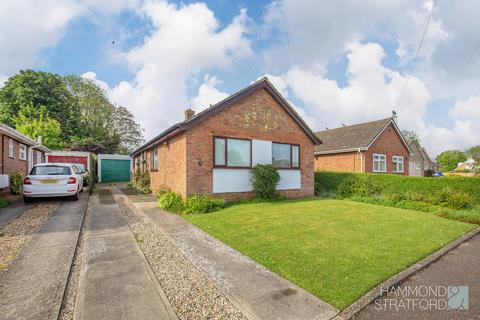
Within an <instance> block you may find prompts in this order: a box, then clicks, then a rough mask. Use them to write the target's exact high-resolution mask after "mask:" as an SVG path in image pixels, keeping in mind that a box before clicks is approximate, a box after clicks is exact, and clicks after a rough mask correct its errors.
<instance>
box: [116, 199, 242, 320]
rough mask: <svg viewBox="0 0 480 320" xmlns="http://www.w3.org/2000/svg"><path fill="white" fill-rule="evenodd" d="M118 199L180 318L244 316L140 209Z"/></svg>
mask: <svg viewBox="0 0 480 320" xmlns="http://www.w3.org/2000/svg"><path fill="white" fill-rule="evenodd" d="M118 199H120V201H118V204H119V207H120V210H121V212H122V213H123V214H124V215H125V216H126V217H127V219H128V221H129V224H130V228H131V229H132V231H133V233H134V234H136V238H137V239H142V240H143V241H137V242H138V244H139V246H140V248H141V249H142V251H143V253H144V254H145V256H146V257H147V259H148V261H149V263H150V265H151V267H152V270H153V272H154V273H155V276H156V277H157V279H158V281H159V283H160V285H161V286H162V288H163V290H164V291H165V294H166V296H167V298H168V300H169V301H170V303H171V304H172V307H173V309H174V310H175V312H176V314H177V316H178V318H179V319H181V320H184V319H185V320H192V319H247V318H246V317H245V316H244V315H243V314H242V313H241V312H240V311H239V310H238V309H237V308H236V307H235V306H234V305H233V303H232V302H231V301H230V300H229V299H228V298H227V297H226V296H225V295H224V294H223V293H222V292H221V291H220V290H219V289H218V288H217V287H216V286H215V285H214V284H213V282H212V280H211V279H210V278H209V277H208V276H206V275H205V274H204V273H202V272H201V271H200V270H199V269H198V268H197V267H196V266H195V265H194V264H193V263H192V262H191V261H190V260H188V258H186V257H185V256H184V255H183V253H182V252H181V251H180V250H179V249H178V248H177V247H176V246H175V245H174V244H173V243H172V242H171V241H170V240H168V238H166V236H165V235H164V234H163V233H162V231H161V230H159V229H158V227H156V226H155V224H154V223H152V222H151V221H150V220H149V219H148V217H146V216H145V215H144V214H143V212H141V211H140V210H138V209H136V208H135V207H133V206H129V204H128V201H125V199H123V197H118Z"/></svg>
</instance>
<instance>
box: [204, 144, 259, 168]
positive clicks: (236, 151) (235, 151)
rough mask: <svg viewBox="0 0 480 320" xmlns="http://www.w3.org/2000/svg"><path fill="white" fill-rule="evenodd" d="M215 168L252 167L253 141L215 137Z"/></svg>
mask: <svg viewBox="0 0 480 320" xmlns="http://www.w3.org/2000/svg"><path fill="white" fill-rule="evenodd" d="M213 155H214V163H213V164H214V166H215V167H224V168H251V167H252V140H248V139H238V138H226V137H214V138H213Z"/></svg>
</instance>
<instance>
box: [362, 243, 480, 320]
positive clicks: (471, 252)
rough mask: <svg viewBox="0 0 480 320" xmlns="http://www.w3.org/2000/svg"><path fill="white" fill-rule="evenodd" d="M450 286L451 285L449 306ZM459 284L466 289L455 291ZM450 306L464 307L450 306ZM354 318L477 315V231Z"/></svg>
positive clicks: (479, 286) (479, 252) (479, 296)
mask: <svg viewBox="0 0 480 320" xmlns="http://www.w3.org/2000/svg"><path fill="white" fill-rule="evenodd" d="M449 286H453V287H454V288H453V289H452V290H454V291H452V293H451V294H450V296H451V298H450V299H451V307H450V309H449V308H448V307H449V303H448V302H449V301H450V300H449V295H448V290H449V289H448V287H449ZM458 286H468V292H467V291H466V288H460V290H461V291H458V295H454V293H456V292H457V290H459V289H458ZM427 289H428V292H427ZM415 290H417V291H416V292H415ZM435 294H436V295H435ZM462 294H465V295H464V298H465V299H463V301H462V299H457V297H460V295H462ZM415 300H416V302H415ZM452 307H459V308H462V307H463V308H464V309H467V310H452ZM354 319H356V320H357V319H362V320H363V319H365V320H366V319H369V320H370V319H425V320H426V319H432V320H437V319H452V320H453V319H480V235H476V236H475V237H473V238H471V239H470V240H468V241H466V242H464V243H463V244H461V245H460V246H458V247H457V248H455V249H453V250H452V251H450V252H449V253H448V254H447V255H445V256H443V257H442V258H440V259H439V260H438V261H437V262H435V263H433V264H431V265H430V266H428V267H427V268H425V269H423V270H421V271H420V272H418V273H416V274H414V275H413V276H411V277H410V278H408V279H407V280H406V281H405V282H404V283H402V284H401V285H400V287H399V288H397V289H396V290H395V291H392V292H391V293H390V294H388V295H387V296H384V297H383V298H381V299H379V300H377V301H376V302H374V303H372V304H370V305H369V306H367V307H366V308H365V309H364V310H362V311H361V312H360V313H359V314H358V315H356V316H355V317H354Z"/></svg>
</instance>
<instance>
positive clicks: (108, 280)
mask: <svg viewBox="0 0 480 320" xmlns="http://www.w3.org/2000/svg"><path fill="white" fill-rule="evenodd" d="M112 199H113V197H112V195H111V194H110V192H109V191H108V190H105V189H102V190H101V192H100V196H99V197H98V196H92V197H91V198H90V203H89V208H88V212H87V217H86V221H85V224H86V226H85V233H84V248H83V266H82V270H81V271H80V280H79V286H78V291H77V300H76V306H75V313H74V319H112V320H113V319H160V320H163V319H177V316H176V315H175V313H174V311H173V309H172V307H171V305H170V303H169V302H168V300H167V298H166V296H165V294H164V292H163V290H162V289H161V287H160V285H159V283H158V281H157V279H156V278H155V275H154V274H153V272H152V270H151V269H150V265H149V264H148V262H147V260H146V258H145V257H144V256H143V253H142V251H141V250H140V248H139V246H138V244H137V243H136V240H135V238H134V236H133V234H132V232H131V230H130V228H129V226H128V223H127V221H126V219H125V218H124V217H123V216H122V215H121V213H120V210H119V208H118V206H117V205H116V204H115V201H111V200H112Z"/></svg>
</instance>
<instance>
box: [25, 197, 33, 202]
mask: <svg viewBox="0 0 480 320" xmlns="http://www.w3.org/2000/svg"><path fill="white" fill-rule="evenodd" d="M32 201H33V199H32V198H29V197H25V196H23V202H24V203H32Z"/></svg>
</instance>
